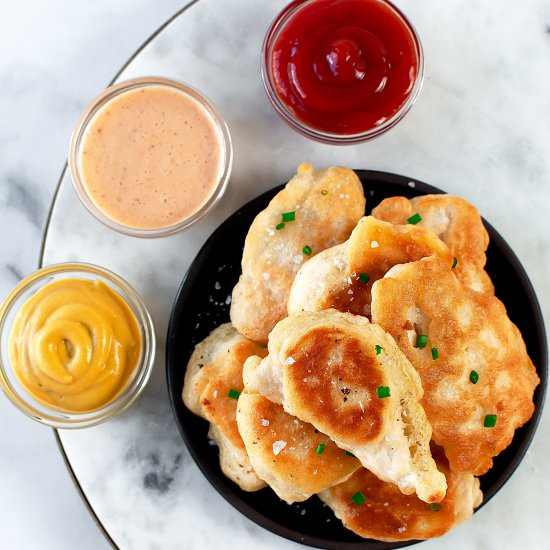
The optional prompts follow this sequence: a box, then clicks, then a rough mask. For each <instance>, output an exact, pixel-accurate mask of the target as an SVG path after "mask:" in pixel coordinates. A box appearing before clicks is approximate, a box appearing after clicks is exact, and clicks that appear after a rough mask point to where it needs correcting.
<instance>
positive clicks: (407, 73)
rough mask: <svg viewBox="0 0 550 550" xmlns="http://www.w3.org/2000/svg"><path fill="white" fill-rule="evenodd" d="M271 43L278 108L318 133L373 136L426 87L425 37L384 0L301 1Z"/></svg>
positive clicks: (282, 19) (270, 77)
mask: <svg viewBox="0 0 550 550" xmlns="http://www.w3.org/2000/svg"><path fill="white" fill-rule="evenodd" d="M264 48H265V55H266V60H265V63H266V68H265V72H267V73H268V74H267V75H264V82H265V81H267V85H266V88H268V87H271V88H272V92H273V93H274V94H275V95H276V101H277V102H278V103H279V105H278V106H277V105H275V107H276V108H278V110H279V112H280V113H281V111H283V112H282V113H281V114H283V116H285V113H284V111H285V110H286V111H287V116H292V117H294V118H296V119H298V122H297V124H298V125H301V124H302V125H304V126H307V127H309V128H310V129H312V130H313V134H315V130H318V131H319V132H320V133H321V135H320V136H317V137H323V135H322V134H323V133H325V134H330V135H336V136H339V135H341V136H362V138H365V137H373V136H371V135H367V136H365V134H370V133H374V135H377V133H380V132H379V131H380V130H382V129H384V130H385V129H387V128H388V127H390V126H392V125H393V124H395V122H397V121H398V120H399V119H400V118H401V117H402V116H403V115H404V114H405V112H406V111H407V110H408V108H410V106H411V105H412V102H413V101H414V98H415V96H416V93H417V92H418V89H419V84H418V86H416V84H417V82H419V80H421V72H422V71H421V69H422V59H421V57H422V52H421V46H420V42H419V40H418V38H417V36H416V34H415V32H414V29H413V28H412V27H411V25H410V24H409V23H408V22H407V20H406V19H405V17H404V16H403V15H402V14H401V13H400V12H399V11H398V10H397V8H395V7H394V6H393V5H392V4H390V3H389V2H386V1H385V0H297V1H295V2H293V3H292V4H290V5H289V6H288V7H287V8H286V9H285V10H284V11H283V12H282V14H281V15H280V16H279V17H278V19H277V20H276V21H275V22H274V24H273V26H272V28H271V30H270V32H269V33H268V36H267V38H266V44H265V45H264ZM266 77H267V78H266ZM413 92H414V93H413ZM269 93H270V90H268V94H269ZM272 101H273V98H272ZM274 103H275V102H274ZM408 103H409V104H408ZM403 111H404V112H403ZM306 133H307V132H306ZM310 137H316V136H315V135H310ZM325 137H326V136H325ZM329 141H330V139H329ZM335 141H337V139H336V140H335Z"/></svg>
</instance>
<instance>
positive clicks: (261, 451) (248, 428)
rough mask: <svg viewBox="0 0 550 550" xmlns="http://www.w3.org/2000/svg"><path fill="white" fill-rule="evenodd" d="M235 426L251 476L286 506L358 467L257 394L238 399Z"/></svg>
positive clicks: (322, 437)
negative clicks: (259, 479) (285, 503)
mask: <svg viewBox="0 0 550 550" xmlns="http://www.w3.org/2000/svg"><path fill="white" fill-rule="evenodd" d="M237 422H238V424H239V431H240V433H241V435H242V437H243V441H244V443H245V446H246V450H247V452H248V456H249V457H250V461H251V462H252V465H253V466H254V469H255V471H256V472H257V473H258V475H259V476H260V477H261V478H262V479H264V480H265V481H266V482H267V483H268V484H269V485H270V486H271V488H272V489H273V490H274V491H275V492H276V493H277V495H278V496H279V497H280V498H282V499H283V500H285V501H286V502H288V503H289V504H290V503H292V502H296V501H303V500H306V499H307V498H309V497H310V496H311V495H314V494H316V493H318V492H320V491H322V490H323V489H326V488H328V487H331V486H332V485H335V484H336V483H341V482H342V481H344V480H346V479H347V478H348V477H349V476H350V475H351V474H352V473H353V472H355V471H356V470H357V469H358V468H359V467H360V466H361V464H360V463H359V461H358V460H357V459H356V458H354V457H351V456H349V455H347V454H346V453H345V451H343V450H342V449H339V448H338V447H337V446H336V445H335V444H334V443H333V442H332V441H331V440H330V439H329V438H328V436H326V435H324V434H322V433H321V432H319V431H318V430H316V429H315V428H314V427H313V426H312V425H311V424H308V423H305V422H302V421H300V420H298V419H297V418H296V417H294V416H291V415H289V414H287V413H285V412H284V410H283V408H282V407H281V405H277V404H275V403H273V402H272V401H269V399H266V398H265V397H262V396H260V395H258V394H254V393H249V392H247V391H245V392H244V393H243V394H241V397H240V398H239V406H238V409H237ZM319 446H321V448H319Z"/></svg>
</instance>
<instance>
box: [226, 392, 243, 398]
mask: <svg viewBox="0 0 550 550" xmlns="http://www.w3.org/2000/svg"><path fill="white" fill-rule="evenodd" d="M239 395H241V392H240V391H237V390H229V393H228V394H227V397H230V398H231V399H239Z"/></svg>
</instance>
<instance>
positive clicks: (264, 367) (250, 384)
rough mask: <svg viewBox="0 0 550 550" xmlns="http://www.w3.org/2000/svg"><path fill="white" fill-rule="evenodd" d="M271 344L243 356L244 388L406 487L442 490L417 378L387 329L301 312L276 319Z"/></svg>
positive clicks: (334, 314)
mask: <svg viewBox="0 0 550 550" xmlns="http://www.w3.org/2000/svg"><path fill="white" fill-rule="evenodd" d="M268 349H269V355H268V356H267V357H266V358H264V359H263V360H261V361H260V360H259V359H257V358H255V357H251V358H249V359H247V361H246V362H245V366H244V370H243V378H244V382H245V386H246V388H247V390H249V391H253V392H257V393H259V394H261V395H264V396H265V397H267V398H268V399H270V400H271V401H273V402H274V403H280V404H282V405H283V408H284V410H285V411H286V412H287V413H288V414H290V415H293V416H296V417H297V418H299V419H300V420H302V421H303V422H308V423H310V424H313V426H314V427H315V428H316V429H317V430H319V431H320V432H322V433H324V434H326V435H327V436H329V437H330V438H331V439H332V440H333V441H334V442H335V443H336V445H338V447H340V448H342V449H344V450H346V451H349V452H351V453H353V454H354V455H355V456H356V457H357V458H358V459H359V460H360V461H361V463H362V464H363V466H365V467H366V468H368V469H369V470H371V471H372V472H373V473H374V474H375V475H376V476H378V477H379V478H381V479H383V480H385V481H389V482H392V483H395V484H397V485H398V486H399V489H400V490H401V491H402V492H404V493H407V494H410V493H413V492H416V493H417V495H418V497H419V498H420V499H422V500H424V501H426V502H437V501H439V500H441V499H442V498H443V497H444V495H445V488H446V484H445V477H444V476H443V474H441V473H440V472H438V471H437V468H436V466H435V462H434V461H433V459H432V457H431V454H430V447H429V442H430V438H431V426H430V424H429V422H428V420H427V418H426V415H425V413H424V409H423V408H422V406H421V405H420V399H421V398H422V393H423V392H422V386H421V385H420V379H419V377H418V374H417V373H416V371H415V370H414V369H413V368H412V366H411V364H410V363H409V362H408V360H407V359H406V358H405V356H404V355H403V354H402V353H401V352H400V351H399V348H398V347H397V346H396V344H395V342H394V340H393V338H391V336H389V335H388V334H386V332H384V330H382V329H381V328H380V327H379V326H377V325H374V324H371V323H369V321H368V319H366V318H365V317H360V316H357V315H352V314H351V313H340V312H338V311H335V310H325V311H321V312H315V313H300V314H296V315H292V316H290V317H287V318H286V319H284V320H282V321H280V322H279V323H278V324H277V325H276V327H275V328H274V329H273V331H272V332H271V334H270V336H269V345H268Z"/></svg>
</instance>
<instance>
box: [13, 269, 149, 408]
mask: <svg viewBox="0 0 550 550" xmlns="http://www.w3.org/2000/svg"><path fill="white" fill-rule="evenodd" d="M141 347H142V338H141V333H140V329H139V326H138V322H137V320H136V317H135V316H134V314H133V313H132V311H131V309H130V307H129V306H128V305H127V304H126V302H125V301H124V300H123V299H122V297H121V296H119V295H118V294H117V293H116V292H115V291H114V290H112V289H111V288H110V287H109V286H108V285H106V284H105V283H103V282H101V281H98V280H95V281H92V280H87V279H76V278H75V279H72V278H68V279H61V280H57V281H53V282H51V283H48V284H47V285H45V286H44V287H42V288H41V289H40V290H38V291H37V292H36V293H35V294H34V295H32V296H31V297H30V298H29V299H28V300H27V301H26V302H25V303H24V304H23V306H22V307H21V309H20V310H19V311H18V313H17V315H16V318H15V320H14V324H13V327H12V330H11V333H10V336H9V344H8V354H9V360H10V363H11V365H12V368H13V370H14V372H15V374H16V376H17V378H18V379H19V381H20V382H21V384H22V385H23V386H24V387H25V389H26V390H27V391H28V392H29V394H31V395H32V396H33V397H34V398H35V399H37V400H39V401H41V402H43V403H45V404H48V405H53V406H54V407H56V408H58V409H59V410H62V411H66V412H88V411H92V410H94V409H97V408H99V407H102V406H104V405H106V404H107V403H109V402H111V401H112V400H113V399H114V398H115V397H116V396H117V395H118V394H119V393H120V391H121V390H122V389H124V387H125V386H126V383H127V381H128V380H129V378H130V376H131V375H132V373H133V372H134V370H135V368H136V366H137V364H138V362H139V361H140V357H141Z"/></svg>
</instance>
